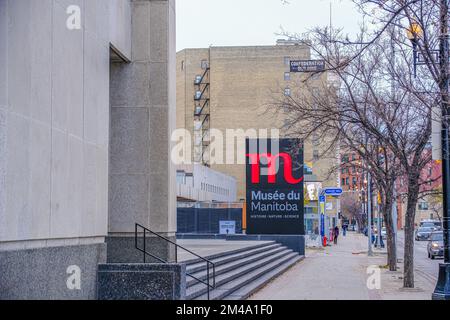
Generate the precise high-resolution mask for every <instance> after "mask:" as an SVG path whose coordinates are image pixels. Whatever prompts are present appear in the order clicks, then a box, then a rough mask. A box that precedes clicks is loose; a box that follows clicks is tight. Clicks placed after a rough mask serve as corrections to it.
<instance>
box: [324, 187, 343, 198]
mask: <svg viewBox="0 0 450 320" xmlns="http://www.w3.org/2000/svg"><path fill="white" fill-rule="evenodd" d="M324 192H325V195H327V196H335V197H336V196H340V195H342V193H343V190H342V189H341V188H328V189H325V191H324Z"/></svg>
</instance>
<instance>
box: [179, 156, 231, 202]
mask: <svg viewBox="0 0 450 320" xmlns="http://www.w3.org/2000/svg"><path fill="white" fill-rule="evenodd" d="M186 173H188V174H191V175H192V176H186ZM177 174H180V177H177V198H178V200H179V201H183V200H188V201H218V202H236V200H237V198H236V191H237V190H236V178H234V177H232V176H229V175H226V174H223V173H221V172H219V171H215V170H212V169H210V168H208V167H206V166H203V165H200V164H195V165H180V166H177ZM181 175H183V176H184V179H183V180H184V181H181V180H182V179H181Z"/></svg>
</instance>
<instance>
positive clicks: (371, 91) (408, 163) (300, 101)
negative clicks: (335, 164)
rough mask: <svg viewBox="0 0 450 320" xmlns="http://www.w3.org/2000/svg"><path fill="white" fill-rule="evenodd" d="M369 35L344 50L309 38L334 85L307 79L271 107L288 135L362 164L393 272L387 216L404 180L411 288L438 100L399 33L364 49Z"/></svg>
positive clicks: (319, 33) (314, 35)
mask: <svg viewBox="0 0 450 320" xmlns="http://www.w3.org/2000/svg"><path fill="white" fill-rule="evenodd" d="M369 35H370V32H369V31H367V30H365V29H362V31H361V35H360V37H359V40H358V41H356V42H354V43H353V44H350V43H349V41H348V40H347V38H346V37H345V36H344V35H343V34H342V33H341V32H340V31H339V30H335V31H334V32H330V30H329V29H327V28H325V29H320V28H317V29H315V30H314V31H312V32H311V33H310V37H309V39H308V41H305V42H304V43H305V44H306V45H308V46H309V47H310V48H311V51H312V53H313V54H314V56H315V57H316V58H318V59H322V60H325V62H326V64H327V72H328V75H332V76H333V78H334V81H332V82H331V83H330V81H329V79H327V80H325V81H323V82H322V83H321V85H320V86H319V87H320V89H319V90H318V89H317V80H314V77H309V78H308V79H307V80H304V81H303V83H302V84H301V85H302V86H306V88H307V89H308V90H301V91H298V92H294V93H293V94H292V95H291V96H290V97H287V98H282V99H279V100H278V101H276V102H275V105H276V106H278V107H279V108H281V110H282V112H284V113H286V114H288V115H289V121H288V122H287V123H286V130H287V131H289V132H291V134H295V135H297V136H299V137H302V138H303V139H305V140H306V139H310V138H314V139H316V140H317V139H319V140H320V141H321V145H322V146H324V145H328V147H327V148H325V149H326V150H327V151H329V150H331V149H332V148H333V146H334V147H335V146H337V145H338V146H340V147H341V148H345V149H349V150H352V151H354V152H357V153H358V154H359V155H360V157H361V158H362V159H363V160H364V168H365V169H366V170H369V171H370V172H371V174H372V177H373V178H374V182H375V184H376V187H377V189H378V190H379V191H380V193H381V198H382V202H383V205H382V207H383V214H384V219H385V222H386V227H387V234H388V253H389V254H388V265H389V267H390V269H391V270H395V269H396V260H397V259H396V256H395V250H393V248H395V237H394V236H393V221H392V215H391V210H392V205H393V203H394V201H395V199H393V194H394V186H395V181H396V179H397V178H398V177H400V176H404V175H405V176H406V177H407V181H408V192H407V195H408V209H407V213H406V226H405V234H406V237H405V238H406V240H405V281H404V286H405V287H413V286H414V273H413V270H414V267H413V246H414V235H413V233H414V218H415V210H416V205H417V201H418V196H419V192H420V182H419V181H420V176H421V172H422V170H423V168H424V167H425V166H426V165H427V164H428V163H429V162H430V161H431V155H429V153H424V152H423V151H424V149H425V147H426V146H427V144H428V142H429V139H430V135H431V124H432V110H433V108H432V107H433V105H435V104H436V102H437V101H438V100H439V95H438V90H437V88H436V83H435V82H434V81H433V79H432V77H430V76H429V74H428V73H427V72H421V71H419V72H418V74H419V75H420V77H417V78H415V77H414V70H413V65H412V64H411V54H410V52H409V50H407V47H405V44H404V41H403V38H404V37H405V36H404V35H403V34H402V33H401V32H400V31H399V30H398V29H395V28H390V29H386V30H385V35H384V36H382V35H380V36H376V38H374V39H372V40H371V41H370V43H368V42H367V41H365V39H366V38H367V37H369ZM289 37H290V38H295V37H296V35H295V34H289ZM298 40H299V41H301V40H302V39H298ZM394 53H395V54H394ZM424 155H425V156H424Z"/></svg>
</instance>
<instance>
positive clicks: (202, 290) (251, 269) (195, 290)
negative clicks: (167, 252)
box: [186, 248, 298, 300]
mask: <svg viewBox="0 0 450 320" xmlns="http://www.w3.org/2000/svg"><path fill="white" fill-rule="evenodd" d="M292 255H294V256H295V255H297V256H298V254H297V253H293V251H292V250H290V249H287V248H284V250H282V251H280V252H278V253H276V254H273V255H271V256H269V257H265V258H263V259H259V260H258V261H255V262H252V263H246V264H244V265H242V266H240V267H238V268H236V269H233V270H231V271H228V272H225V273H223V274H220V275H218V276H216V288H219V287H221V286H223V285H225V284H227V283H229V282H233V281H234V280H236V279H238V280H239V282H241V283H244V282H245V279H248V276H247V274H253V273H255V271H257V270H263V272H262V274H263V273H265V272H267V271H268V270H269V269H268V270H266V269H265V268H267V266H272V267H274V265H277V266H278V263H280V261H282V262H284V261H285V260H286V257H291V256H292ZM292 257H293V256H292ZM262 274H261V275H262ZM239 278H242V279H239ZM186 291H187V292H186V296H187V299H188V300H191V299H194V298H197V297H199V296H201V295H204V294H206V292H207V288H206V286H205V285H204V284H203V283H198V282H197V284H195V285H192V286H190V287H189V288H187V289H186ZM233 291H234V290H233ZM229 294H231V292H229Z"/></svg>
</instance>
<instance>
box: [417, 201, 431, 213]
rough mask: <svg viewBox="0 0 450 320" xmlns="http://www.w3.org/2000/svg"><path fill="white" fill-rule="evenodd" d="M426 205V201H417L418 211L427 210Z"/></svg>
mask: <svg viewBox="0 0 450 320" xmlns="http://www.w3.org/2000/svg"><path fill="white" fill-rule="evenodd" d="M428 207H429V205H428V202H420V203H419V210H420V211H426V210H428Z"/></svg>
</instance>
